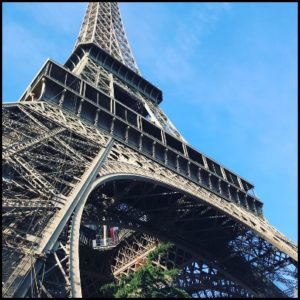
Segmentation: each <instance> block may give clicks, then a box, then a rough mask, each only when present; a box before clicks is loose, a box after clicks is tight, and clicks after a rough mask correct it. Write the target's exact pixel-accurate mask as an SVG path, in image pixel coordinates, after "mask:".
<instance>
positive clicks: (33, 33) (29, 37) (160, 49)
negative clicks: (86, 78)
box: [3, 3, 298, 242]
mask: <svg viewBox="0 0 300 300" xmlns="http://www.w3.org/2000/svg"><path fill="white" fill-rule="evenodd" d="M120 7H121V13H122V17H123V22H124V25H125V29H126V32H127V36H128V39H129V43H130V45H131V48H132V50H133V53H134V56H135V58H136V61H137V64H138V66H139V68H140V70H141V73H142V75H143V76H144V77H145V78H146V79H147V80H149V81H150V82H152V83H153V84H155V85H157V86H158V87H159V88H160V89H161V90H162V91H163V95H164V101H163V102H162V104H161V106H162V108H163V109H164V111H165V112H166V114H167V115H168V116H169V117H170V119H171V121H172V122H173V123H174V124H175V126H176V127H177V128H178V130H179V131H180V132H181V133H182V134H183V136H184V137H185V139H186V140H187V141H188V142H189V143H190V144H191V145H192V146H193V147H195V148H196V149H198V150H199V151H201V152H203V153H204V154H206V155H208V156H210V157H212V158H213V159H215V160H217V161H219V162H220V163H221V164H223V165H224V166H226V167H228V168H229V169H232V170H233V171H234V172H236V173H238V174H240V175H241V176H243V177H244V178H246V179H247V180H249V181H250V182H252V183H254V185H255V191H256V193H257V195H258V196H259V197H260V198H261V200H262V201H263V202H264V213H265V216H266V218H267V219H268V220H269V221H270V222H271V224H272V225H274V226H275V227H276V228H277V229H278V230H280V231H281V232H283V233H284V234H285V235H286V236H287V237H288V238H290V239H292V240H293V241H294V242H297V220H298V215H297V92H298V90H297V64H298V62H297V4H296V3H121V5H120ZM85 9H86V4H85V3H4V4H3V101H4V102H9V101H16V100H18V99H19V97H20V96H21V94H22V93H23V92H24V90H25V89H26V87H27V86H28V84H29V83H30V81H31V80H32V79H33V77H34V76H35V74H36V73H37V71H38V70H39V69H40V67H41V66H42V64H43V63H44V62H45V60H46V59H47V58H48V57H49V58H52V59H53V60H55V61H57V62H59V63H61V64H63V63H64V62H65V60H66V59H67V58H68V56H69V55H70V53H71V51H72V49H73V46H74V43H75V40H76V37H77V35H78V33H79V28H80V25H81V22H82V19H83V15H84V12H85Z"/></svg>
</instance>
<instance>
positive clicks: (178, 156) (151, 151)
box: [23, 62, 262, 215]
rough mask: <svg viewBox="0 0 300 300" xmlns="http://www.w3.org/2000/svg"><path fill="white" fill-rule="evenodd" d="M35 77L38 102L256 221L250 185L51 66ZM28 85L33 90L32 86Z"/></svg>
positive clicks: (257, 206)
mask: <svg viewBox="0 0 300 300" xmlns="http://www.w3.org/2000/svg"><path fill="white" fill-rule="evenodd" d="M58 73H60V75H59V76H58V75H57V74H58ZM41 74H47V75H45V76H46V77H45V78H42V79H40V81H41V82H42V81H43V86H44V87H43V88H42V90H43V91H44V92H42V93H41V92H36V94H39V93H41V95H40V98H41V99H43V100H47V101H51V102H55V103H56V104H58V105H59V107H61V108H62V109H65V110H69V111H71V112H73V113H74V114H76V115H77V116H78V118H80V119H81V120H82V122H84V121H87V122H89V123H92V124H93V125H95V126H96V127H97V128H100V129H101V130H104V131H105V132H106V133H107V134H109V135H113V137H114V138H115V139H118V140H120V141H122V142H125V143H126V144H127V145H128V146H129V147H133V148H134V149H136V150H137V151H139V152H141V153H143V155H145V156H148V158H151V159H152V160H154V161H156V162H158V163H160V164H161V165H162V167H163V168H168V169H170V170H171V171H172V172H173V173H174V172H175V173H179V174H180V175H181V176H184V177H186V178H187V179H188V180H189V181H193V182H195V183H197V184H198V185H200V186H202V187H205V188H206V189H208V190H210V191H211V192H213V193H216V194H217V195H219V196H221V197H223V198H225V199H227V200H228V201H229V202H233V203H235V204H236V205H237V206H243V207H245V208H246V209H247V210H249V211H251V212H252V213H254V214H257V215H262V203H261V202H260V201H259V200H258V199H257V198H256V197H254V196H252V195H250V194H249V193H248V192H247V191H248V189H249V186H250V184H249V183H247V182H246V181H244V180H243V179H241V178H240V177H238V176H236V175H234V174H233V173H232V172H230V171H228V170H227V169H225V168H223V167H222V166H220V165H219V164H217V163H215V162H213V161H212V160H210V159H209V158H207V157H205V156H204V155H202V154H200V153H197V152H196V151H194V150H193V149H192V148H191V147H190V146H188V145H186V144H184V143H182V142H181V141H179V140H176V139H175V138H174V137H172V136H171V135H169V134H168V133H166V132H164V131H163V130H161V129H159V127H155V125H153V124H151V122H149V121H148V120H146V119H145V118H143V117H142V116H141V115H140V114H137V113H136V112H134V111H132V110H131V109H130V108H128V107H126V106H124V105H123V104H122V103H120V102H118V101H117V100H115V99H113V98H110V97H109V96H107V95H104V94H102V93H101V92H99V91H96V90H95V89H94V88H92V87H91V86H89V85H88V84H87V83H86V82H84V81H82V80H81V79H79V78H76V77H75V76H74V75H73V74H71V73H69V72H68V71H66V70H65V69H63V68H61V67H59V66H57V65H55V64H54V63H53V62H49V63H47V64H46V65H45V67H44V68H43V71H42V72H41ZM38 77H41V76H38ZM58 80H59V81H60V82H59V83H58ZM74 81H76V84H75V85H74V86H73V85H72V84H71V83H72V82H74ZM68 82H70V83H69V84H68ZM34 85H35V86H39V84H38V82H37V83H35V84H34ZM33 90H35V89H33ZM75 90H76V92H75ZM54 91H55V92H54ZM92 94H94V96H91V95H92ZM89 97H90V98H89ZM92 98H93V99H92ZM23 100H26V98H23ZM29 103H30V102H29ZM117 106H120V107H122V109H121V111H122V112H123V113H122V114H120V113H118V112H117V109H116V107H117ZM130 116H131V117H130ZM147 128H148V129H147ZM155 132H156V133H155ZM154 133H155V134H154ZM151 135H152V136H151ZM174 147H175V148H176V149H175V148H174ZM180 149H181V150H180ZM195 155H196V156H195ZM190 156H191V157H193V159H192V158H190ZM194 159H195V160H197V161H195V160H194Z"/></svg>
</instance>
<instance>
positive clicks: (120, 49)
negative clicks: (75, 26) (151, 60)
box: [75, 2, 140, 74]
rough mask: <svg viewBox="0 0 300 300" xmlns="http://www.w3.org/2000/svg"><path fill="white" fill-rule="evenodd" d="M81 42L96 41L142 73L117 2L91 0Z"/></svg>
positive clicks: (131, 67) (79, 38)
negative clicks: (93, 0)
mask: <svg viewBox="0 0 300 300" xmlns="http://www.w3.org/2000/svg"><path fill="white" fill-rule="evenodd" d="M79 43H94V44H96V45H98V46H99V47H101V48H102V49H103V50H105V51H106V52H107V53H109V54H110V55H112V56H113V57H115V58H116V59H117V60H119V61H120V62H122V63H123V64H124V65H126V66H127V67H129V68H130V69H132V70H133V71H135V72H136V73H138V74H139V73H140V72H139V70H138V67H137V64H136V62H135V60H134V57H133V54H132V51H131V49H130V46H129V43H128V40H127V37H126V33H125V30H124V27H123V23H122V19H121V16H120V11H119V7H118V3H117V2H90V3H89V4H88V7H87V10H86V13H85V16H84V20H83V23H82V26H81V29H80V32H79V36H78V39H77V41H76V44H75V48H76V47H77V45H78V44H79Z"/></svg>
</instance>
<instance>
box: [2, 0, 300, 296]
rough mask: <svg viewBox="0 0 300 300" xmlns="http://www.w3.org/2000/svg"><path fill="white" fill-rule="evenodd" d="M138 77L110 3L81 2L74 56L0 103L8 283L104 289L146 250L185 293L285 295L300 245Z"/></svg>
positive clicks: (12, 288) (92, 292)
mask: <svg viewBox="0 0 300 300" xmlns="http://www.w3.org/2000/svg"><path fill="white" fill-rule="evenodd" d="M162 100H163V96H162V92H161V90H160V89H159V88H157V87H156V86H154V85H153V84H152V83H150V82H149V81H148V80H146V79H145V78H143V77H142V75H141V73H140V71H139V69H138V66H137V64H136V62H135V60H134V57H133V54H132V51H131V49H130V46H129V44H128V41H127V38H126V34H125V31H124V27H123V24H122V20H121V16H120V11H119V7H118V4H117V3H115V2H111V3H110V2H106V3H105V2H91V3H89V5H88V7H87V10H86V13H85V16H84V20H83V23H82V26H81V29H80V33H79V37H78V39H77V41H76V43H75V47H74V49H73V52H72V54H71V56H70V57H69V58H68V60H67V61H66V63H65V64H64V65H60V64H58V63H56V62H54V61H53V60H51V59H49V60H47V61H46V62H45V64H44V65H43V66H42V68H41V70H40V71H39V72H38V74H37V75H36V77H35V78H34V79H33V81H32V82H31V83H30V85H29V87H28V88H27V89H26V91H25V92H24V94H23V95H22V96H21V98H20V100H19V101H18V102H16V103H6V104H3V105H2V128H3V134H2V139H3V152H2V160H3V169H2V176H3V181H2V188H3V199H2V224H3V225H2V293H3V296H4V297H6V298H10V297H49V298H50V297H74V298H76V297H101V294H100V291H99V289H100V287H101V286H102V285H103V284H105V283H107V282H112V281H114V280H118V278H120V276H121V275H127V274H130V273H131V272H134V271H135V270H137V269H138V268H139V267H140V266H141V265H142V264H143V263H144V261H145V258H146V257H147V255H148V253H149V252H150V251H151V250H153V249H155V248H156V246H157V244H158V243H159V242H160V241H170V242H172V243H173V244H174V246H173V247H172V248H171V249H170V250H169V251H168V253H167V254H166V255H165V256H164V257H162V258H160V259H159V260H157V261H155V262H153V263H154V264H158V265H160V266H161V267H162V268H165V269H168V268H173V267H177V268H180V270H181V272H180V274H179V276H178V278H177V279H176V282H175V283H174V284H175V285H176V286H178V287H180V288H182V289H184V290H185V291H187V292H188V293H189V294H190V295H191V296H192V297H211V298H214V297H245V298H246V297H283V298H284V297H292V296H293V293H294V291H295V290H296V283H297V261H298V257H297V247H296V246H295V245H294V244H293V243H292V242H291V241H289V240H288V239H287V238H286V237H285V236H284V235H283V234H282V233H280V232H279V231H278V230H276V229H275V228H274V227H273V226H272V225H271V224H269V223H268V221H267V220H266V219H265V217H264V215H263V210H262V207H263V203H262V202H261V200H260V199H258V198H257V197H256V196H254V194H253V193H252V190H253V188H254V186H253V185H252V184H251V183H250V182H248V181H247V180H246V179H244V178H242V177H241V176H239V175H237V174H236V173H234V172H232V171H231V170H229V169H227V168H225V167H224V166H222V165H221V164H219V163H218V162H216V161H214V160H212V159H211V158H208V157H206V156H205V155H203V154H202V153H200V152H199V151H197V150H196V149H194V148H193V147H192V146H191V145H189V144H188V143H187V142H186V141H185V140H184V138H183V137H182V136H181V134H180V133H179V132H178V130H177V129H176V128H175V126H174V125H173V124H172V123H171V121H170V120H169V119H168V117H167V116H166V115H165V114H164V112H163V111H162V110H161V108H160V107H159V104H160V103H161V102H162Z"/></svg>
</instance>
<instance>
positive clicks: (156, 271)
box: [101, 243, 190, 298]
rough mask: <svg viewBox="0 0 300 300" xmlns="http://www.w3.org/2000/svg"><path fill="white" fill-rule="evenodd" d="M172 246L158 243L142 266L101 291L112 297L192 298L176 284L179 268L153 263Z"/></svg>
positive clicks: (105, 286)
mask: <svg viewBox="0 0 300 300" xmlns="http://www.w3.org/2000/svg"><path fill="white" fill-rule="evenodd" d="M172 246H173V245H172V244H171V243H160V244H158V246H157V247H156V248H155V250H153V251H152V252H150V254H149V255H148V257H147V261H146V263H145V264H144V265H143V266H142V267H140V268H139V269H138V270H137V271H136V272H132V273H131V274H129V275H128V276H122V277H121V278H120V281H119V283H109V284H106V285H104V286H103V287H102V288H101V292H102V293H103V294H104V295H105V296H106V297H110V298H190V296H189V294H188V293H187V292H185V291H184V290H182V289H180V288H177V287H176V286H175V285H174V279H175V278H176V276H177V275H178V274H179V272H180V270H179V269H175V268H174V269H170V270H164V269H163V268H161V267H160V266H156V265H153V264H152V262H153V261H156V260H158V259H159V258H160V257H163V256H164V255H165V254H166V253H167V251H168V250H169V249H170V248H171V247H172Z"/></svg>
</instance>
